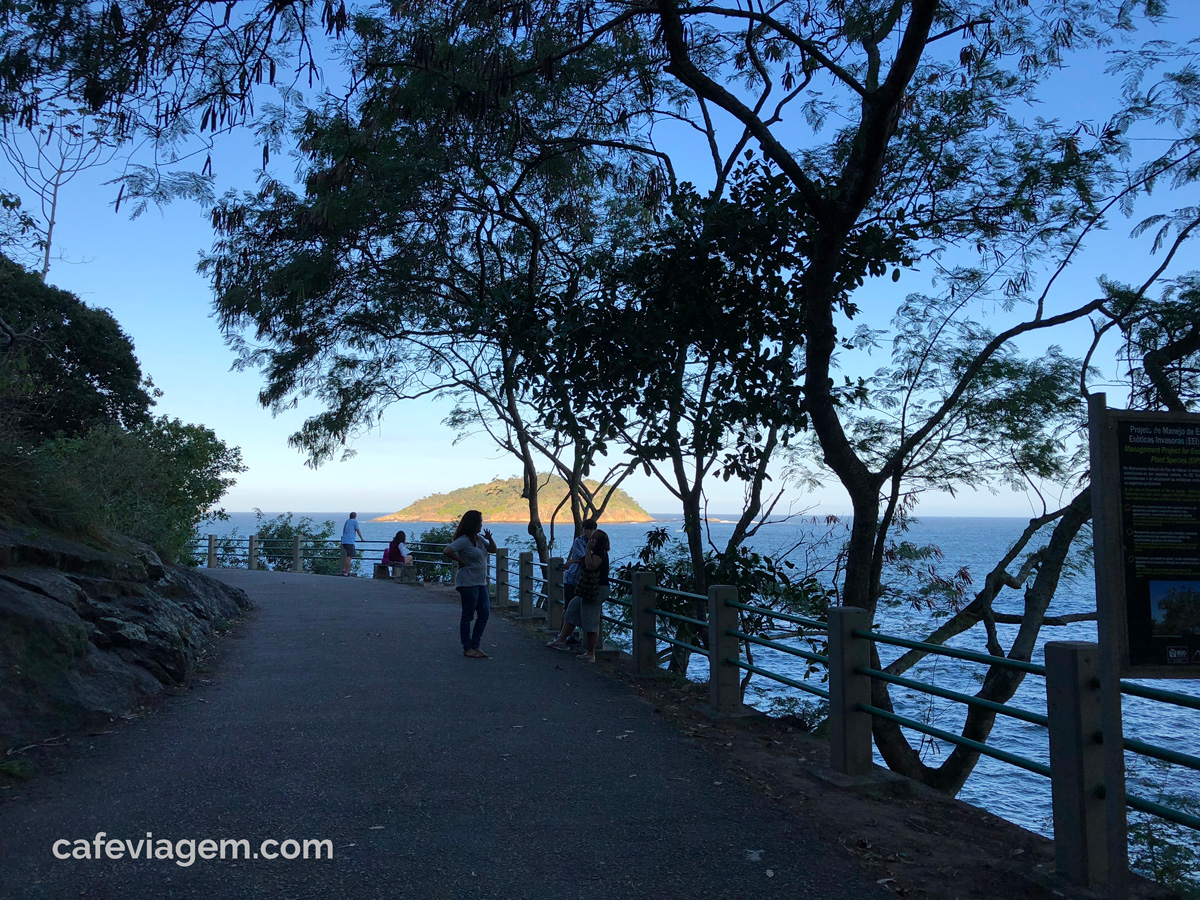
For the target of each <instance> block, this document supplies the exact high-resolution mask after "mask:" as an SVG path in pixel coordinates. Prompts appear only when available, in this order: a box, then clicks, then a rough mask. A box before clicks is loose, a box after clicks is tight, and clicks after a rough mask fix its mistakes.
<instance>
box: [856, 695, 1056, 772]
mask: <svg viewBox="0 0 1200 900" xmlns="http://www.w3.org/2000/svg"><path fill="white" fill-rule="evenodd" d="M858 708H859V709H860V710H862V711H863V712H867V713H870V714H871V715H873V716H878V717H879V718H881V719H887V720H888V721H891V722H895V723H897V724H898V725H903V726H904V727H905V728H911V729H913V730H914V731H920V732H922V733H923V734H927V735H929V736H930V737H935V738H939V739H940V740H943V741H947V742H949V743H951V744H957V745H958V746H959V747H966V748H967V749H968V750H975V751H976V752H978V753H982V754H983V755H984V756H990V757H992V758H993V759H998V760H1000V761H1001V762H1006V763H1008V764H1009V765H1013V766H1016V767H1017V768H1019V769H1024V770H1025V771H1027V772H1033V773H1034V774H1035V775H1041V776H1043V777H1045V778H1049V777H1050V767H1049V766H1046V765H1042V764H1041V763H1038V762H1034V761H1033V760H1032V759H1026V758H1025V757H1023V756H1017V755H1016V754H1015V753H1008V752H1006V751H1004V750H997V749H996V748H994V747H989V746H988V745H987V744H981V743H980V742H979V741H973V740H971V739H970V738H965V737H962V736H961V735H957V734H951V733H950V732H949V731H943V730H942V729H941V728H934V727H933V726H932V725H926V724H925V723H924V722H918V721H917V720H916V719H910V718H908V717H907V716H898V715H896V714H895V713H890V712H888V711H887V710H883V709H879V708H878V707H875V706H868V705H867V704H865V703H860V704H858Z"/></svg>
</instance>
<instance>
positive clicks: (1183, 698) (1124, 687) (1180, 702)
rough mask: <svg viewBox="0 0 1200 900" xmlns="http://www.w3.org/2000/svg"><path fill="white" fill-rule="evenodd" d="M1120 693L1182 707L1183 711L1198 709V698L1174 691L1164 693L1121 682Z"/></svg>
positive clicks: (1159, 690) (1130, 682)
mask: <svg viewBox="0 0 1200 900" xmlns="http://www.w3.org/2000/svg"><path fill="white" fill-rule="evenodd" d="M1121 693H1122V694H1128V695H1129V696H1131V697H1142V698H1144V699H1146V700H1157V701H1158V702H1160V703H1169V704H1171V705H1172V706H1182V707H1184V708H1185V709H1200V697H1189V696H1188V695H1187V694H1180V693H1176V692H1175V691H1164V690H1163V689H1162V688H1152V687H1146V686H1145V685H1143V684H1134V683H1133V682H1132V681H1122V682H1121Z"/></svg>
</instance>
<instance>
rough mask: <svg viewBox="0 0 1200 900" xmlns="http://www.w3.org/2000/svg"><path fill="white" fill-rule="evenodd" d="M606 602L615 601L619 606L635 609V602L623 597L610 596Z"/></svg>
mask: <svg viewBox="0 0 1200 900" xmlns="http://www.w3.org/2000/svg"><path fill="white" fill-rule="evenodd" d="M604 602H605V603H615V604H616V605H617V606H623V607H625V608H626V609H633V602H632V601H630V600H626V599H624V598H623V597H609V598H608V599H607V600H605V601H604Z"/></svg>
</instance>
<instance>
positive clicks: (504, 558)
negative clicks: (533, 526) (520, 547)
mask: <svg viewBox="0 0 1200 900" xmlns="http://www.w3.org/2000/svg"><path fill="white" fill-rule="evenodd" d="M508 605H509V604H508V548H507V547H498V548H497V549H496V609H508Z"/></svg>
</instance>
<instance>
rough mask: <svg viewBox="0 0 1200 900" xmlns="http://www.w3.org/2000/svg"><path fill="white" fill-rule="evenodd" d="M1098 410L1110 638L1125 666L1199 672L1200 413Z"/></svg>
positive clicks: (1097, 490) (1097, 474)
mask: <svg viewBox="0 0 1200 900" xmlns="http://www.w3.org/2000/svg"><path fill="white" fill-rule="evenodd" d="M1097 418H1100V419H1101V421H1099V422H1097V421H1095V420H1096V419H1097ZM1092 419H1093V421H1092V491H1093V509H1094V511H1095V526H1096V528H1095V534H1094V540H1095V542H1096V562H1097V566H1096V574H1097V589H1098V590H1097V594H1098V600H1099V603H1100V605H1101V607H1102V609H1101V615H1100V624H1101V639H1102V640H1103V641H1105V642H1107V643H1108V644H1109V646H1110V648H1111V650H1112V651H1113V653H1114V661H1115V662H1116V663H1117V665H1118V667H1119V669H1120V673H1121V675H1123V676H1132V677H1143V678H1172V677H1175V678H1197V677H1200V415H1195V414H1187V413H1152V412H1129V411H1123V410H1110V409H1104V408H1103V404H1099V405H1093V407H1092ZM1098 457H1099V458H1098ZM1102 569H1103V570H1105V571H1103V572H1102ZM1105 573H1107V579H1106V578H1105V577H1104V576H1105ZM1106 582H1107V583H1106ZM1105 607H1106V609H1105ZM1105 632H1107V633H1105Z"/></svg>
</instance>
